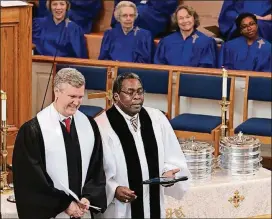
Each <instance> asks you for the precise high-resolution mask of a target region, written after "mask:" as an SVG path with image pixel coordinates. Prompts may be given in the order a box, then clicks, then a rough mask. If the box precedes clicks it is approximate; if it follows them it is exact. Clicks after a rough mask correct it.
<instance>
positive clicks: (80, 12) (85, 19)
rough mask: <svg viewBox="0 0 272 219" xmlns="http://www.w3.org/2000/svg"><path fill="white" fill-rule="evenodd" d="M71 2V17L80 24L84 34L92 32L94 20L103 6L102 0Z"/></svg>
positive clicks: (72, 0) (77, 0) (75, 0)
mask: <svg viewBox="0 0 272 219" xmlns="http://www.w3.org/2000/svg"><path fill="white" fill-rule="evenodd" d="M70 2H71V9H70V10H69V12H68V14H69V19H70V20H72V21H74V22H75V23H76V24H77V25H78V26H80V27H81V28H82V30H83V32H84V34H86V33H90V32H91V31H92V26H93V20H94V19H95V18H96V16H97V15H98V14H99V12H100V9H101V8H102V3H101V0H71V1H70Z"/></svg>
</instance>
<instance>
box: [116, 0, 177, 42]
mask: <svg viewBox="0 0 272 219" xmlns="http://www.w3.org/2000/svg"><path fill="white" fill-rule="evenodd" d="M120 1H121V0H114V5H115V6H116V5H117V4H118V3H119V2H120ZM130 1H131V2H133V3H134V4H135V5H136V6H137V10H138V14H139V15H138V17H137V19H136V20H135V25H136V26H138V27H141V28H144V29H146V30H149V31H150V32H151V34H152V36H154V37H156V36H158V35H160V34H163V33H165V32H166V30H167V28H168V26H169V24H170V21H171V15H172V14H173V13H174V11H175V10H176V8H177V6H178V3H179V0H130ZM116 23H117V21H116V20H115V19H114V17H113V18H112V21H111V26H112V27H114V26H115V24H116Z"/></svg>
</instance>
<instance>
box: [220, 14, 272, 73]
mask: <svg viewBox="0 0 272 219" xmlns="http://www.w3.org/2000/svg"><path fill="white" fill-rule="evenodd" d="M236 25H237V27H238V29H239V32H240V35H241V36H240V37H238V38H235V39H233V40H231V41H228V42H226V43H224V44H223V46H222V48H221V52H220V57H219V67H221V66H224V67H225V68H227V69H235V70H247V71H262V72H271V70H272V69H271V62H272V60H271V44H270V43H269V42H268V41H266V40H265V39H263V38H261V37H259V36H258V25H257V18H256V16H255V15H253V14H250V13H242V14H240V15H239V16H238V17H237V19H236Z"/></svg>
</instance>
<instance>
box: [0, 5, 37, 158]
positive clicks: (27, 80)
mask: <svg viewBox="0 0 272 219" xmlns="http://www.w3.org/2000/svg"><path fill="white" fill-rule="evenodd" d="M0 10H1V80H0V89H1V90H3V91H5V92H6V93H7V98H8V99H7V124H8V127H9V129H8V139H7V140H8V151H9V155H8V162H9V163H10V162H11V156H12V153H11V152H12V148H13V145H14V141H15V138H16V134H17V131H18V129H19V128H20V126H21V125H22V124H23V123H24V122H25V121H27V120H29V119H30V118H31V104H32V100H31V67H32V65H31V63H32V60H31V57H32V55H31V45H32V38H31V34H32V19H31V18H32V10H31V6H23V7H11V8H1V9H0Z"/></svg>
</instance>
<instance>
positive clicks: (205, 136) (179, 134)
mask: <svg viewBox="0 0 272 219" xmlns="http://www.w3.org/2000/svg"><path fill="white" fill-rule="evenodd" d="M175 134H176V136H177V138H186V139H187V138H191V137H193V136H194V137H195V139H197V140H204V141H213V140H214V139H213V137H212V134H211V133H200V132H188V131H178V130H175Z"/></svg>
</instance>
